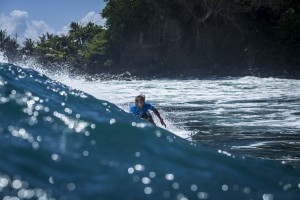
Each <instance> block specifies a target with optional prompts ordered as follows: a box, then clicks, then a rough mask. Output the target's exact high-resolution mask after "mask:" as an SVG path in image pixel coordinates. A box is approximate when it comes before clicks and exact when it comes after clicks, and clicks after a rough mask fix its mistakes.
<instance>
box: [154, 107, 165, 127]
mask: <svg viewBox="0 0 300 200" xmlns="http://www.w3.org/2000/svg"><path fill="white" fill-rule="evenodd" d="M153 112H154V114H155V115H156V116H157V117H158V118H159V120H160V123H161V125H163V126H165V127H167V126H166V124H165V122H164V120H163V118H162V117H161V116H160V114H159V112H158V110H157V109H156V108H154V109H153Z"/></svg>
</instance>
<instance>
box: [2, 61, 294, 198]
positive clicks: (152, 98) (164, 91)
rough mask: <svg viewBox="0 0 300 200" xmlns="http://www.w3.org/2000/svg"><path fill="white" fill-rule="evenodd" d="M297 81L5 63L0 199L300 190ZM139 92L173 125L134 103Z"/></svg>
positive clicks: (289, 194)
mask: <svg viewBox="0 0 300 200" xmlns="http://www.w3.org/2000/svg"><path fill="white" fill-rule="evenodd" d="M299 86H300V81H298V80H288V79H276V78H257V77H242V78H232V77H227V78H209V79H202V80H196V79H194V80H191V79H182V80H167V79H160V80H158V79H156V80H137V79H126V80H102V79H101V78H97V77H87V76H74V75H72V74H69V73H67V72H62V71H61V72H59V73H52V72H49V71H45V70H42V69H41V68H36V67H34V66H30V65H23V66H22V67H20V66H16V65H12V64H8V63H2V64H0V119H1V120H0V158H1V162H0V197H1V198H2V199H16V198H18V199H181V200H183V199H236V198H238V199H264V200H266V199H268V200H271V199H297V198H298V197H299V194H300V169H299V166H298V164H299V158H300V140H299V134H300V127H299V124H300V113H299V107H300V97H299ZM141 93H142V94H145V95H146V99H147V100H148V101H149V102H151V103H152V104H153V105H154V106H156V107H157V108H158V110H159V111H160V112H161V114H162V116H163V118H164V119H166V120H165V121H166V123H167V128H166V129H165V128H162V127H161V126H160V125H159V123H157V125H158V126H153V125H151V124H148V123H146V122H145V121H143V120H141V119H138V118H135V117H134V116H132V115H130V114H128V113H127V111H128V106H129V103H131V102H132V101H133V99H134V97H135V96H136V95H138V94H141ZM258 169H259V170H258Z"/></svg>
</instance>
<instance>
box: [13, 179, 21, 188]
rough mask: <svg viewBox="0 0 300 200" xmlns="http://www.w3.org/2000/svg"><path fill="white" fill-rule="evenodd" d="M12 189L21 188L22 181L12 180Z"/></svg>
mask: <svg viewBox="0 0 300 200" xmlns="http://www.w3.org/2000/svg"><path fill="white" fill-rule="evenodd" d="M11 185H12V187H13V188H14V189H16V190H17V189H20V188H21V187H22V181H20V180H18V179H16V180H14V181H13V182H12V184H11Z"/></svg>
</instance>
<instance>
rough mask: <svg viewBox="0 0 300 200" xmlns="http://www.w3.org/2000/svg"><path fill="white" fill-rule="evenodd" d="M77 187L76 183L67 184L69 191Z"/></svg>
mask: <svg viewBox="0 0 300 200" xmlns="http://www.w3.org/2000/svg"><path fill="white" fill-rule="evenodd" d="M75 188H76V185H75V184H74V183H69V184H68V185H67V189H68V190H69V191H74V190H75Z"/></svg>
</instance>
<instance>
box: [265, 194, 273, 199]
mask: <svg viewBox="0 0 300 200" xmlns="http://www.w3.org/2000/svg"><path fill="white" fill-rule="evenodd" d="M262 197H263V200H273V199H274V196H273V194H264V195H263V196H262Z"/></svg>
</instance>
